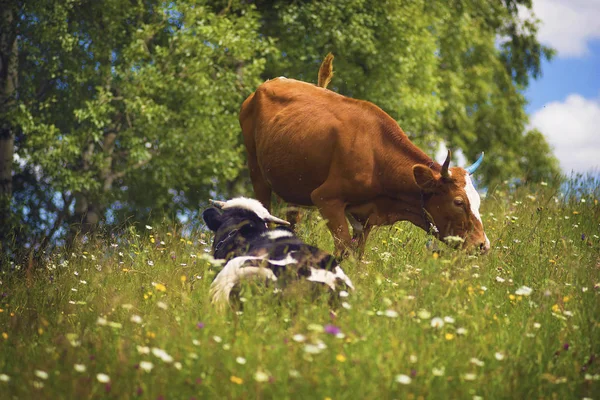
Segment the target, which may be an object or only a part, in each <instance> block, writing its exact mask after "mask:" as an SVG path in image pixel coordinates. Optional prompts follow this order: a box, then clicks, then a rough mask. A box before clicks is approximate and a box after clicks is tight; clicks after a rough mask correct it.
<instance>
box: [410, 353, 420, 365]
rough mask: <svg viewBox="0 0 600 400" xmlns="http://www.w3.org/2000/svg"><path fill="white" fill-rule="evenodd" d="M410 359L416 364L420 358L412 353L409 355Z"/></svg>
mask: <svg viewBox="0 0 600 400" xmlns="http://www.w3.org/2000/svg"><path fill="white" fill-rule="evenodd" d="M408 359H409V361H410V362H411V363H413V364H416V363H417V361H418V358H417V356H416V355H414V354H411V355H410V356H409V357H408Z"/></svg>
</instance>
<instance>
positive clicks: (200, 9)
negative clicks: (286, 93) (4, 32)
mask: <svg viewBox="0 0 600 400" xmlns="http://www.w3.org/2000/svg"><path fill="white" fill-rule="evenodd" d="M46 6H47V7H42V6H40V7H38V8H35V7H29V5H28V4H27V5H24V6H23V7H22V9H21V10H20V15H19V21H20V22H19V26H18V29H19V30H20V31H21V34H22V36H23V40H22V41H21V45H20V54H21V68H20V70H19V72H20V78H21V83H22V84H21V86H20V87H19V101H20V113H19V114H18V115H17V116H16V117H15V123H16V124H17V125H18V126H19V127H20V131H21V133H20V135H18V138H17V154H18V156H19V157H20V159H21V160H22V163H21V166H20V168H19V170H18V171H17V174H16V176H15V181H18V184H19V194H18V196H17V198H18V199H19V200H21V201H23V202H26V203H27V205H28V207H22V208H21V209H20V218H21V221H22V222H24V223H26V224H27V225H29V226H32V227H34V229H33V231H34V232H33V233H34V234H35V236H37V239H36V240H35V242H36V244H37V245H39V244H40V243H46V242H47V241H48V240H49V239H51V238H52V237H53V236H54V235H61V234H64V233H65V232H66V231H69V230H70V232H71V239H72V238H73V237H75V235H77V234H79V233H80V232H82V233H84V234H85V233H87V232H91V231H93V230H94V229H95V228H96V227H97V226H98V223H99V222H101V221H103V220H104V218H105V216H106V215H107V213H109V214H110V215H111V218H112V219H113V220H114V221H115V222H119V221H121V220H122V218H124V216H131V215H136V216H138V217H140V218H148V216H149V214H150V211H151V210H152V209H154V210H160V211H159V212H156V217H159V216H160V215H162V214H163V213H174V212H175V211H176V210H180V209H182V208H183V207H188V208H192V209H193V208H196V207H197V205H198V203H199V202H200V199H202V200H203V201H205V199H206V198H208V196H209V191H215V190H216V191H220V190H222V188H223V187H225V186H226V184H227V182H228V181H229V180H231V179H233V178H235V177H236V176H237V175H238V174H239V171H240V169H241V168H242V166H243V153H242V148H241V146H240V141H239V139H238V130H239V128H238V122H237V112H238V109H239V105H240V104H241V102H242V100H243V98H244V97H245V95H247V94H249V93H250V91H251V90H252V88H254V87H256V86H257V85H258V83H259V80H258V79H259V74H260V72H262V69H263V65H264V60H263V59H262V58H261V54H262V53H266V52H269V51H270V49H271V42H270V41H269V40H267V39H265V38H261V37H260V36H259V34H258V14H257V13H256V12H255V10H254V7H253V6H252V5H248V4H245V3H242V2H236V3H235V4H233V2H230V4H229V7H228V8H224V9H214V8H213V7H211V4H210V2H207V1H204V2H202V1H189V2H186V1H182V2H177V3H168V4H167V3H162V2H152V1H146V2H127V3H123V2H121V1H118V0H112V1H111V0H109V1H104V2H101V3H99V2H96V1H86V0H80V1H72V2H59V1H50V2H48V4H46ZM39 187H43V188H44V190H43V191H39V190H36V188H39ZM30 233H31V232H30ZM44 237H45V238H47V239H46V240H44V239H42V238H44Z"/></svg>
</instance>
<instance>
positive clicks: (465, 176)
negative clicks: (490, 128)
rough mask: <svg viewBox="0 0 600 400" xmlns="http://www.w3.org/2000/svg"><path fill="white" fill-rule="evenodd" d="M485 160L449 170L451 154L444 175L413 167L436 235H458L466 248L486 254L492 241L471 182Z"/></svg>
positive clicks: (445, 236)
mask: <svg viewBox="0 0 600 400" xmlns="http://www.w3.org/2000/svg"><path fill="white" fill-rule="evenodd" d="M482 160H483V154H481V156H480V157H479V159H478V160H477V161H476V162H475V163H474V164H473V165H471V166H470V167H468V168H466V169H465V168H459V167H453V168H448V166H449V164H450V151H448V157H447V158H446V161H445V162H444V164H443V165H442V170H441V172H439V173H438V172H435V171H433V170H432V169H431V168H429V167H428V166H425V165H421V164H417V165H415V166H414V167H413V174H414V177H415V182H416V183H417V185H418V186H419V187H420V188H421V191H422V196H423V206H424V209H425V211H424V214H426V217H427V218H428V219H429V218H430V219H433V221H432V222H433V224H434V225H435V228H436V229H437V232H434V233H435V234H436V236H438V238H440V239H442V240H444V239H446V238H448V237H449V236H459V237H460V238H462V239H464V242H463V244H462V247H463V248H464V249H473V248H475V249H478V250H480V251H481V252H482V253H486V252H487V251H488V250H489V249H490V241H489V240H488V238H487V236H486V234H485V232H484V231H483V223H482V222H481V216H480V215H479V204H480V203H481V199H480V198H479V194H478V193H477V190H475V187H474V186H473V182H472V180H471V174H472V173H473V172H475V170H476V169H477V167H479V165H480V164H481V161H482ZM427 214H429V215H427Z"/></svg>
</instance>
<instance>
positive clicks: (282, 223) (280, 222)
mask: <svg viewBox="0 0 600 400" xmlns="http://www.w3.org/2000/svg"><path fill="white" fill-rule="evenodd" d="M264 220H265V221H269V222H275V223H276V224H280V225H289V224H290V223H289V222H288V221H286V220H283V219H280V218H277V217H274V216H272V215H269V216H268V217H266V218H264Z"/></svg>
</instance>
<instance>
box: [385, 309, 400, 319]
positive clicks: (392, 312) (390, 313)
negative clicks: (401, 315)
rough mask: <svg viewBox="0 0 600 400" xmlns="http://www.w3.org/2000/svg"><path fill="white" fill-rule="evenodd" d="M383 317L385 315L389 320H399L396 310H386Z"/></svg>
mask: <svg viewBox="0 0 600 400" xmlns="http://www.w3.org/2000/svg"><path fill="white" fill-rule="evenodd" d="M383 315H385V316H386V317H388V318H397V317H398V312H397V311H395V310H385V312H384V313H383Z"/></svg>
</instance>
